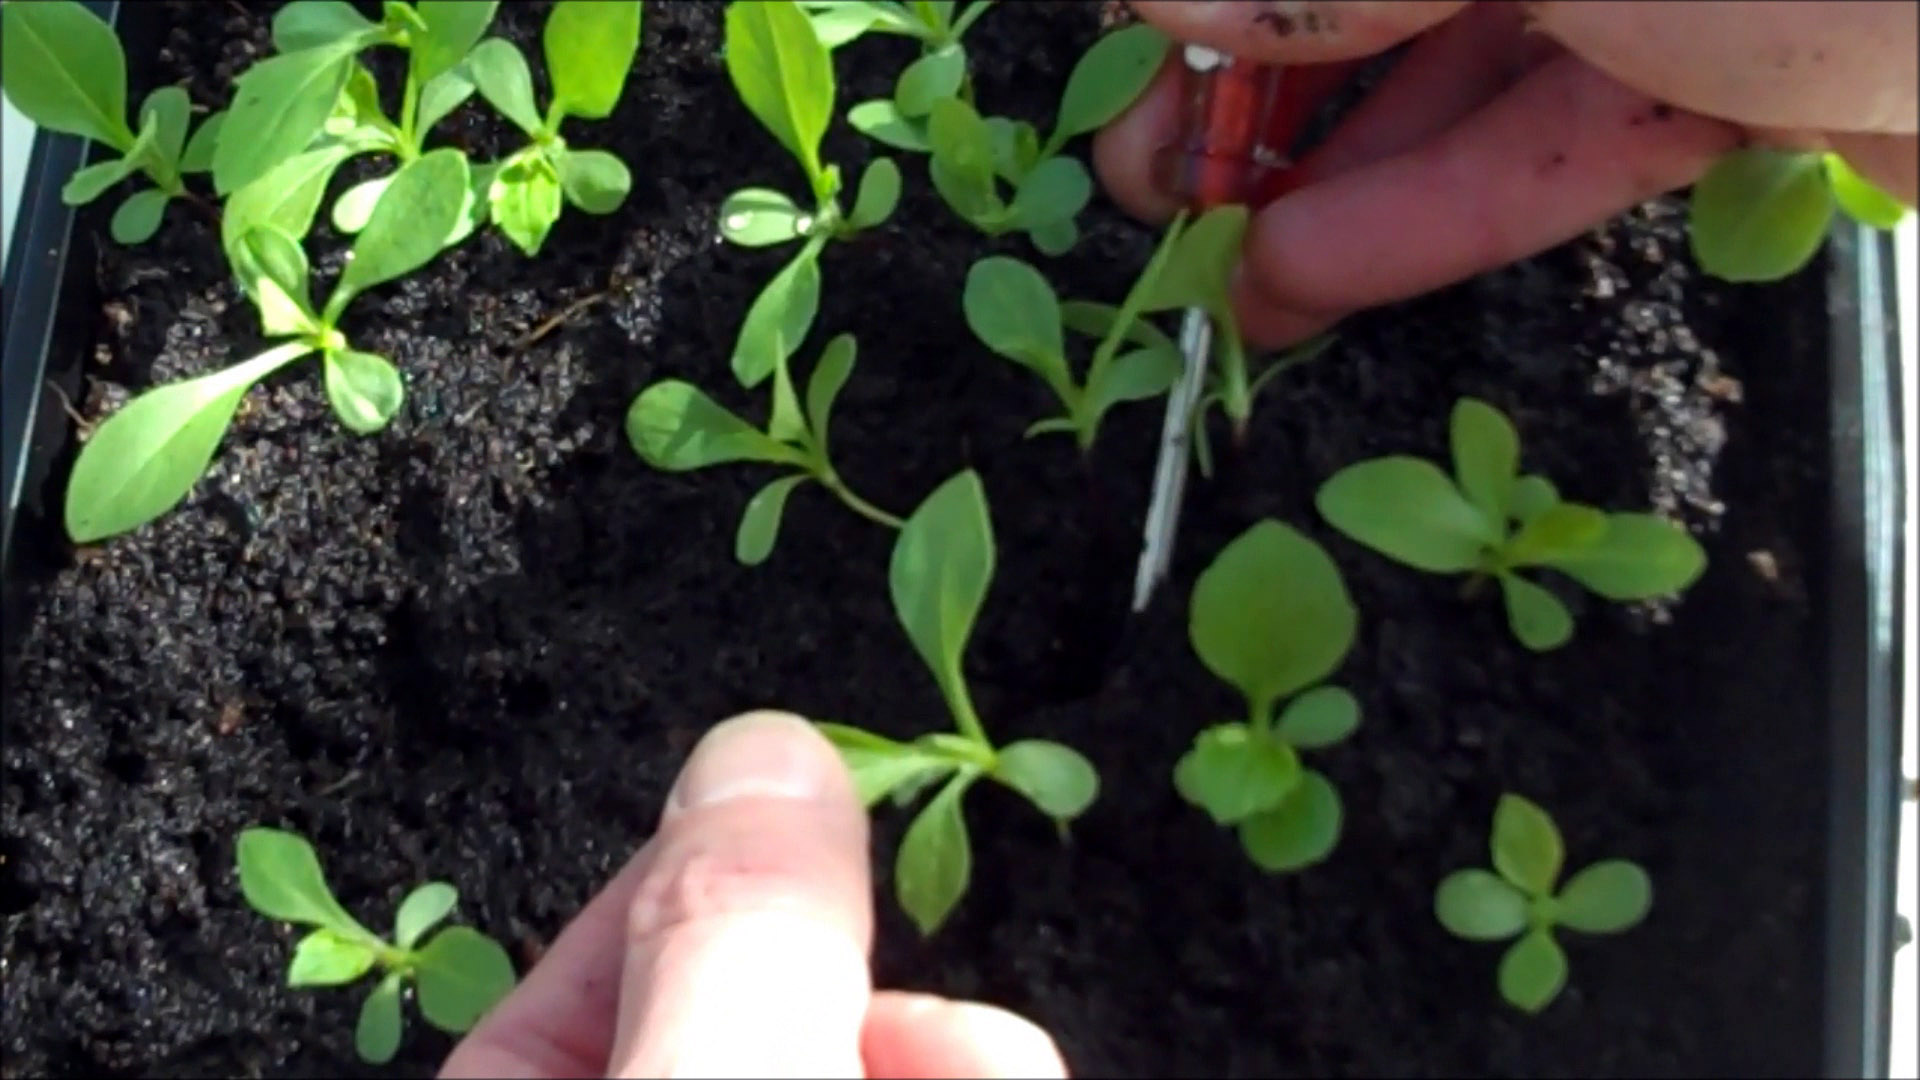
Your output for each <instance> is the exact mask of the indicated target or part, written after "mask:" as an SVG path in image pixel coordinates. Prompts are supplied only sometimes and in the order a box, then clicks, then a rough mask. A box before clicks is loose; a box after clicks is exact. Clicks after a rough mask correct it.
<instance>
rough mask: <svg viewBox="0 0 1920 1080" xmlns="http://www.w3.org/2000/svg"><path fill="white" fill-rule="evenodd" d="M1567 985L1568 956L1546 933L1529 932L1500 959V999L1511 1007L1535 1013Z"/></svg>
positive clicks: (1539, 931) (1549, 934) (1543, 931)
mask: <svg viewBox="0 0 1920 1080" xmlns="http://www.w3.org/2000/svg"><path fill="white" fill-rule="evenodd" d="M1566 985H1567V954H1566V953H1564V952H1562V951H1560V945H1559V943H1558V942H1556V941H1554V940H1553V934H1552V932H1551V931H1549V930H1545V929H1540V930H1533V931H1529V932H1528V933H1527V934H1526V936H1524V937H1522V938H1521V939H1520V940H1519V941H1516V942H1514V943H1513V945H1512V946H1511V947H1510V948H1508V949H1507V954H1506V955H1505V956H1503V957H1501V959H1500V996H1501V997H1504V998H1506V999H1507V1001H1508V1003H1510V1004H1511V1005H1513V1007H1514V1008H1516V1009H1519V1010H1521V1011H1522V1012H1526V1013H1538V1012H1539V1011H1540V1010H1542V1009H1544V1008H1546V1007H1547V1006H1548V1005H1550V1004H1552V1003H1553V999H1554V998H1556V997H1559V996H1560V990H1561V988H1562V987H1564V986H1566Z"/></svg>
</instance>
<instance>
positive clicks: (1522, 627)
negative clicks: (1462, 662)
mask: <svg viewBox="0 0 1920 1080" xmlns="http://www.w3.org/2000/svg"><path fill="white" fill-rule="evenodd" d="M1500 595H1501V597H1502V598H1503V599H1504V600H1505V601H1506V605H1507V625H1508V626H1510V627H1512V628H1513V636H1514V637H1516V638H1518V639H1519V641H1520V644H1522V645H1525V646H1526V647H1527V648H1529V649H1532V650H1533V651H1535V652H1547V651H1549V650H1552V649H1557V648H1559V647H1560V646H1562V645H1565V644H1566V643H1567V642H1568V641H1569V640H1571V639H1572V637H1573V615H1572V614H1571V613H1569V612H1568V611H1567V606H1566V605H1565V604H1562V603H1561V602H1560V598H1559V597H1557V596H1555V595H1553V594H1552V593H1551V592H1548V591H1547V590H1546V589H1544V588H1541V587H1540V586H1538V585H1535V584H1534V583H1533V582H1531V581H1528V580H1527V579H1525V578H1523V577H1521V576H1520V575H1518V574H1514V573H1504V574H1501V575H1500Z"/></svg>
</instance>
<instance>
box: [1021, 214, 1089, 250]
mask: <svg viewBox="0 0 1920 1080" xmlns="http://www.w3.org/2000/svg"><path fill="white" fill-rule="evenodd" d="M1027 239H1028V240H1031V241H1032V242H1033V247H1034V250H1035V251H1038V252H1039V253H1040V254H1042V255H1047V256H1052V257H1055V258H1058V257H1059V256H1061V255H1065V254H1066V253H1067V252H1069V251H1072V250H1073V245H1075V244H1077V243H1079V242H1080V227H1079V226H1078V225H1075V224H1074V223H1073V219H1072V218H1059V219H1057V220H1054V221H1048V222H1044V223H1042V224H1039V225H1035V226H1034V227H1032V228H1030V229H1028V230H1027Z"/></svg>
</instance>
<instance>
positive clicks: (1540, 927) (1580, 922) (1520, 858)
mask: <svg viewBox="0 0 1920 1080" xmlns="http://www.w3.org/2000/svg"><path fill="white" fill-rule="evenodd" d="M1490 846H1491V848H1492V854H1493V871H1487V870H1480V869H1473V870H1456V871H1454V872H1453V873H1451V874H1448V875H1447V877H1446V879H1445V880H1443V881H1441V882H1440V887H1439V888H1438V889H1436V890H1435V891H1434V894H1433V913H1434V915H1435V917H1436V918H1438V919H1439V920H1440V925H1441V926H1444V927H1446V929H1447V931H1448V932H1449V933H1451V934H1453V935H1454V936H1456V937H1459V938H1463V939H1465V940H1467V941H1506V940H1509V939H1512V938H1518V939H1519V940H1517V941H1515V942H1514V943H1513V944H1512V945H1511V946H1509V947H1508V948H1507V953H1506V955H1505V956H1504V957H1502V958H1501V960H1500V996H1501V997H1504V998H1506V999H1507V1001H1508V1003H1509V1004H1511V1005H1513V1006H1514V1007H1515V1008H1517V1009H1520V1010H1522V1011H1524V1012H1528V1013H1538V1012H1540V1011H1541V1010H1542V1009H1545V1008H1546V1007H1547V1006H1548V1005H1550V1004H1552V1003H1553V999H1554V998H1556V997H1558V996H1559V995H1560V991H1561V989H1562V988H1564V987H1565V986H1566V984H1567V954H1566V953H1564V952H1562V951H1561V949H1560V943H1559V942H1558V941H1556V940H1555V939H1554V928H1555V927H1565V928H1567V929H1569V930H1575V931H1579V932H1580V933H1584V934H1618V933H1621V932H1623V931H1626V930H1630V929H1632V928H1633V927H1634V926H1637V925H1638V924H1639V923H1640V920H1642V919H1644V918H1646V915H1647V909H1648V908H1650V907H1652V905H1653V883H1652V882H1651V881H1650V880H1648V878H1647V872H1646V871H1645V870H1642V869H1641V868H1640V867H1639V866H1638V865H1636V864H1634V863H1632V862H1628V861H1627V860H1625V859H1607V860H1605V861H1602V862H1597V863H1594V864H1593V865H1591V866H1589V867H1587V868H1586V869H1584V870H1582V871H1580V872H1579V873H1577V874H1575V875H1573V877H1572V878H1571V879H1570V880H1568V882H1567V883H1566V886H1565V887H1563V888H1560V889H1559V890H1558V891H1557V892H1556V891H1555V885H1556V884H1558V882H1559V880H1560V869H1561V864H1562V862H1563V861H1564V859H1565V849H1564V847H1563V846H1562V844H1561V840H1560V830H1559V828H1558V827H1556V826H1555V825H1554V823H1553V819H1552V818H1551V817H1548V816H1547V812H1546V811H1545V810H1542V809H1540V807H1538V806H1536V805H1534V804H1533V803H1531V802H1528V801H1527V800H1526V799H1523V798H1521V797H1520V796H1518V795H1502V796H1501V797H1500V803H1499V805H1498V806H1496V807H1495V808H1494V812H1493V836H1492V843H1491V845H1490Z"/></svg>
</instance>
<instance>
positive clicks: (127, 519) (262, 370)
mask: <svg viewBox="0 0 1920 1080" xmlns="http://www.w3.org/2000/svg"><path fill="white" fill-rule="evenodd" d="M308 351H309V346H307V345H305V344H302V343H299V342H294V343H291V344H287V345H281V346H278V347H277V348H273V349H268V350H267V351H266V352H264V353H261V354H260V355H259V356H256V357H254V358H253V359H251V360H247V361H244V362H242V363H239V364H236V365H234V366H233V367H230V368H227V369H226V370H224V371H216V372H213V373H212V374H210V375H202V376H200V377H198V378H194V379H187V380H184V381H182V382H176V383H169V384H167V385H165V386H160V387H156V388H154V389H152V390H149V391H147V392H146V393H144V394H142V395H140V396H139V397H137V398H134V399H133V400H132V401H130V402H128V403H127V404H126V405H125V406H124V407H123V408H121V409H120V411H118V412H116V413H114V414H113V415H112V416H110V417H108V418H107V420H106V422H105V423H103V424H101V425H100V427H99V428H98V429H96V430H95V431H94V433H93V435H92V437H91V438H89V439H87V441H86V442H85V443H83V444H81V447H80V456H79V459H78V460H76V461H75V462H74V465H73V476H72V478H71V479H70V480H68V482H67V502H66V526H67V535H68V536H70V537H72V539H73V542H74V543H76V544H89V543H92V542H94V541H96V540H102V539H105V538H106V537H109V536H113V535H116V534H118V533H123V532H130V531H132V530H133V529H137V528H139V527H140V526H142V525H145V524H146V523H147V522H149V521H152V520H153V519H154V518H157V517H159V516H160V515H161V514H164V513H166V512H167V511H168V510H171V509H172V508H173V507H174V506H175V504H177V503H179V502H180V500H181V499H183V498H185V497H186V495H187V492H188V491H190V490H192V489H193V484H194V481H196V480H198V479H200V474H201V473H204V472H205V471H206V469H207V463H208V462H210V461H212V460H213V452H214V450H215V448H216V447H218V446H219V444H220V437H221V436H222V435H224V434H226V430H227V425H228V424H229V423H230V422H231V421H232V420H233V411H234V409H236V408H238V407H239V405H240V399H241V398H242V397H244V396H245V395H246V392H247V391H248V390H249V389H250V388H252V386H253V384H254V383H256V382H258V381H260V380H261V379H263V378H265V377H266V376H267V375H269V374H271V373H272V372H274V371H275V370H278V369H279V368H280V367H282V366H284V365H285V364H287V363H289V362H291V361H293V360H296V359H298V358H299V357H300V356H301V355H302V354H304V353H306V352H308Z"/></svg>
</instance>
